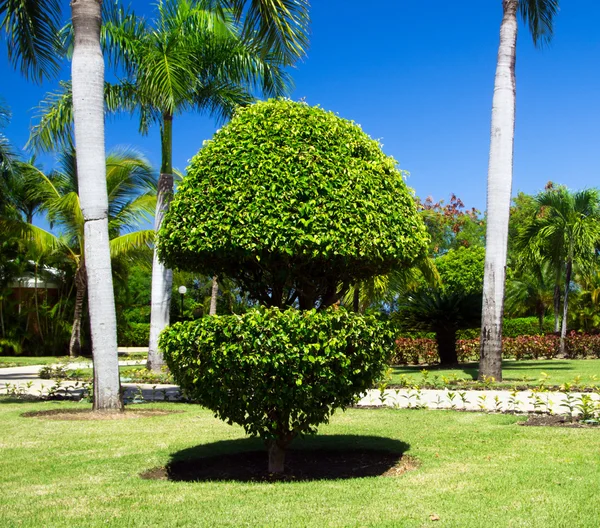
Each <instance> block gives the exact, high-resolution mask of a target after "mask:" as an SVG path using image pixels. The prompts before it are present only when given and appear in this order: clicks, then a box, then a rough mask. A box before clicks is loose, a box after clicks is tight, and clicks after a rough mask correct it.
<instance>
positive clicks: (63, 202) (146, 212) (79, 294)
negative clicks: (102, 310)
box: [6, 150, 156, 357]
mask: <svg viewBox="0 0 600 528" xmlns="http://www.w3.org/2000/svg"><path fill="white" fill-rule="evenodd" d="M24 181H25V184H26V186H27V187H28V188H29V189H30V190H29V193H28V196H27V199H26V203H27V202H28V201H29V202H31V201H33V202H35V203H39V204H40V208H41V209H42V210H43V211H45V212H46V213H47V215H48V220H49V221H50V224H51V225H52V226H53V227H55V228H57V229H58V230H59V231H60V235H55V234H54V233H51V232H48V231H45V230H43V229H41V228H39V227H36V226H33V225H30V224H27V225H24V224H23V223H17V224H15V223H12V224H11V223H8V224H6V225H7V226H10V227H11V228H12V230H13V231H19V232H20V234H21V236H22V237H23V238H26V239H29V240H32V241H33V242H34V245H35V247H36V249H37V251H38V253H39V254H40V255H45V254H51V253H54V254H56V253H58V254H60V255H62V257H63V258H64V260H65V261H66V262H67V263H70V264H71V265H72V266H73V269H74V277H75V309H74V315H73V326H72V331H71V340H70V344H69V354H70V355H71V356H72V357H74V356H77V355H78V354H79V353H80V351H81V321H82V315H83V308H84V300H85V294H86V289H87V281H88V275H87V266H86V259H85V254H84V251H83V248H84V246H85V235H86V233H85V221H84V218H83V215H82V212H81V205H80V199H79V196H78V193H77V191H78V182H77V172H76V160H75V154H74V152H73V151H69V152H66V153H63V155H62V156H61V160H60V170H58V171H55V172H53V173H51V174H50V175H48V176H46V175H45V174H44V173H43V172H42V171H41V170H39V169H36V168H35V167H34V166H31V167H30V169H29V172H28V173H24ZM106 186H107V189H108V196H109V208H108V218H109V222H108V230H109V235H110V250H111V256H112V257H113V259H115V258H123V257H124V256H127V255H128V254H129V253H131V252H133V251H136V250H138V249H140V248H146V249H147V248H148V247H149V244H150V243H151V242H152V241H153V239H154V231H152V230H143V231H136V230H134V229H135V228H136V227H137V226H139V224H140V222H143V221H145V220H146V221H147V219H148V218H149V217H150V216H151V214H152V211H153V208H154V205H155V202H156V197H155V190H154V188H153V186H154V177H153V173H152V169H151V167H150V165H149V164H148V162H147V161H146V160H145V159H144V158H143V157H142V156H141V155H139V154H138V153H136V152H134V151H130V150H120V151H114V152H112V153H109V155H108V157H107V158H106Z"/></svg>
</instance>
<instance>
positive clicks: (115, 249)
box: [110, 229, 154, 258]
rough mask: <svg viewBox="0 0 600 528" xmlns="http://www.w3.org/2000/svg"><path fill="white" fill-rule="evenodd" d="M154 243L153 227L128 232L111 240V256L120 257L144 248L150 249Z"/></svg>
mask: <svg viewBox="0 0 600 528" xmlns="http://www.w3.org/2000/svg"><path fill="white" fill-rule="evenodd" d="M153 243H154V230H153V229H146V230H143V231H133V232H131V233H126V234H124V235H121V236H119V237H116V238H113V239H112V240H111V241H110V256H111V257H112V258H120V257H124V256H127V255H131V254H132V253H135V252H138V251H139V250H142V249H145V250H149V248H150V247H151V245H152V244H153Z"/></svg>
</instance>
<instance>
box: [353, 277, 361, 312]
mask: <svg viewBox="0 0 600 528" xmlns="http://www.w3.org/2000/svg"><path fill="white" fill-rule="evenodd" d="M352 310H353V311H354V313H358V312H359V310H360V284H359V283H358V282H357V283H356V284H355V285H354V293H353V295H352Z"/></svg>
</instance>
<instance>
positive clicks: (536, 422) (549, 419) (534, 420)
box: [519, 414, 600, 429]
mask: <svg viewBox="0 0 600 528" xmlns="http://www.w3.org/2000/svg"><path fill="white" fill-rule="evenodd" d="M519 425H525V426H533V427H575V428H581V429H583V428H585V429H593V428H597V429H600V427H598V425H593V424H586V423H583V422H580V421H578V419H577V417H574V418H573V420H571V418H569V417H568V416H557V415H551V414H530V415H529V417H528V418H527V421H525V422H519Z"/></svg>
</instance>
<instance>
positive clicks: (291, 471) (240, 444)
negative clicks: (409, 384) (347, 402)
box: [141, 435, 417, 482]
mask: <svg viewBox="0 0 600 528" xmlns="http://www.w3.org/2000/svg"><path fill="white" fill-rule="evenodd" d="M408 449H409V445H408V444H407V443H405V442H400V441H398V440H393V439H391V438H384V437H379V436H358V435H318V436H311V437H306V438H302V439H296V440H294V442H293V443H292V446H291V447H290V448H289V449H288V450H287V452H286V461H285V472H284V474H283V475H277V476H276V475H272V474H270V473H269V472H268V471H267V461H268V458H267V451H266V449H265V448H264V445H263V443H262V442H261V441H260V440H258V439H255V438H244V439H238V440H224V441H220V442H215V443H212V444H203V445H199V446H195V447H191V448H189V449H184V450H182V451H178V452H176V453H173V454H172V455H171V460H170V461H169V463H168V464H167V465H166V466H165V467H162V468H154V469H151V470H148V471H146V472H144V473H142V474H141V477H142V478H145V479H158V480H172V481H185V482H201V481H231V480H234V481H239V482H269V481H288V482H296V481H303V480H333V479H350V478H360V477H376V476H398V475H401V474H402V473H404V472H405V471H408V470H410V469H414V468H416V467H417V464H416V461H415V460H414V459H412V458H411V457H407V456H404V453H405V452H406V451H407V450H408Z"/></svg>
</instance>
